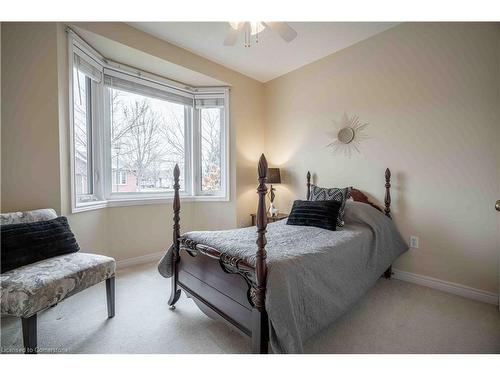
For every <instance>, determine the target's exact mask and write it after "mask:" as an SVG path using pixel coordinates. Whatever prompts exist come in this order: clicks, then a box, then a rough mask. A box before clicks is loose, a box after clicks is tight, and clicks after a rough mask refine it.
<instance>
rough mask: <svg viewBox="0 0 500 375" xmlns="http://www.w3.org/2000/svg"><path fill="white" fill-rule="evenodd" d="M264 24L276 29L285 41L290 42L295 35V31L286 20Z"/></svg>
mask: <svg viewBox="0 0 500 375" xmlns="http://www.w3.org/2000/svg"><path fill="white" fill-rule="evenodd" d="M265 24H266V25H267V26H269V27H270V28H271V29H273V30H274V31H276V32H277V33H278V34H279V35H280V36H281V37H282V38H283V39H284V40H285V41H286V42H291V41H292V40H294V39H295V38H296V37H297V32H296V31H295V30H294V29H293V28H292V27H290V26H289V25H288V24H287V23H286V22H266V23H265Z"/></svg>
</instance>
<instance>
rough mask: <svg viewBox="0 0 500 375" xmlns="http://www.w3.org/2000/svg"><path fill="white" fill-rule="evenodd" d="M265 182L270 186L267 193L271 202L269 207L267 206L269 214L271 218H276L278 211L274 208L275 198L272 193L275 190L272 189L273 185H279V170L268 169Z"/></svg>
mask: <svg viewBox="0 0 500 375" xmlns="http://www.w3.org/2000/svg"><path fill="white" fill-rule="evenodd" d="M266 182H267V183H268V184H271V189H270V192H269V194H270V200H271V205H270V206H269V214H270V215H271V216H276V215H277V214H278V209H277V208H276V207H275V206H274V198H275V194H274V191H275V190H276V189H275V188H273V184H281V175H280V169H279V168H268V169H267V181H266Z"/></svg>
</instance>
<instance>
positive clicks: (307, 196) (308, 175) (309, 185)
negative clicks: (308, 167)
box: [306, 171, 311, 200]
mask: <svg viewBox="0 0 500 375" xmlns="http://www.w3.org/2000/svg"><path fill="white" fill-rule="evenodd" d="M306 178H307V194H306V200H309V198H310V197H311V172H309V171H307V175H306Z"/></svg>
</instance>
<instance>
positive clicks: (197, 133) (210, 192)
mask: <svg viewBox="0 0 500 375" xmlns="http://www.w3.org/2000/svg"><path fill="white" fill-rule="evenodd" d="M69 46H70V54H72V56H71V57H72V58H70V62H71V69H70V79H71V86H70V87H71V89H72V90H71V100H70V104H71V120H72V121H71V137H72V143H71V157H72V198H73V199H72V200H73V211H79V210H84V209H89V208H90V209H91V208H95V207H102V206H115V205H121V204H127V205H128V204H146V203H155V202H160V203H162V202H164V201H166V200H168V199H171V197H172V195H173V169H174V166H175V164H178V165H179V167H180V168H181V171H182V172H181V180H180V184H181V194H182V195H183V196H184V197H185V198H187V199H195V200H228V199H229V197H228V190H229V189H228V172H227V168H228V144H227V140H228V123H227V122H228V89H227V88H225V87H213V88H206V87H204V88H199V89H196V88H187V87H185V86H183V87H175V86H173V85H170V84H168V82H169V81H166V80H164V79H162V77H157V76H154V75H151V74H148V73H144V72H140V71H138V70H134V69H130V68H128V69H123V68H121V67H117V66H116V65H110V64H109V63H108V62H107V61H106V60H105V59H104V58H102V57H101V56H100V55H98V54H97V53H96V52H95V51H93V50H92V49H91V47H90V46H88V45H85V44H84V43H83V41H81V40H79V39H78V38H77V37H76V36H75V35H72V33H70V43H69Z"/></svg>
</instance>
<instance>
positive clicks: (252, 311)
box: [168, 154, 391, 354]
mask: <svg viewBox="0 0 500 375" xmlns="http://www.w3.org/2000/svg"><path fill="white" fill-rule="evenodd" d="M266 174H267V160H266V158H265V156H264V154H262V156H261V157H260V160H259V164H258V181H259V185H258V187H257V194H258V195H259V203H258V209H257V241H256V244H257V249H256V258H255V266H253V265H251V264H249V263H247V262H246V261H245V260H243V259H240V258H236V257H233V256H231V255H229V254H226V253H223V252H221V251H219V250H217V249H214V248H212V247H209V246H206V245H203V244H200V243H196V242H194V241H192V240H189V239H187V238H183V237H181V235H180V225H179V221H180V208H181V204H180V198H179V188H180V185H179V176H180V170H179V167H178V166H177V165H176V166H175V168H174V201H173V209H174V225H173V238H172V240H173V245H174V250H173V252H172V267H173V270H172V278H171V283H172V291H171V295H170V298H169V301H168V304H169V306H170V309H171V310H174V309H175V303H176V302H177V301H178V300H179V298H180V295H181V290H183V291H184V292H185V293H186V295H187V296H188V297H190V298H192V299H193V300H194V302H195V303H196V305H197V306H198V307H199V308H200V309H201V310H202V311H203V312H204V313H205V314H207V315H208V316H210V317H212V318H215V319H222V320H223V321H225V322H227V323H229V324H230V325H232V326H233V327H235V328H236V329H238V330H239V331H241V332H242V333H244V334H245V335H247V336H249V337H250V338H251V339H252V352H253V353H261V354H265V353H267V351H268V343H269V324H268V318H267V312H266V306H265V300H266V280H267V264H266V227H267V215H266V201H265V197H266V194H267V187H266V184H265V182H266ZM390 179H391V172H390V171H389V169H386V171H385V209H384V213H385V215H387V216H388V217H390V216H391V215H390V212H391V209H390V206H391V195H390V187H391V184H390ZM310 193H311V174H310V173H309V172H307V199H309V197H310ZM351 196H352V197H353V199H354V200H355V201H358V202H363V203H367V204H370V205H372V206H373V207H375V208H377V209H378V210H380V211H382V210H381V209H380V208H379V207H377V206H376V205H374V204H372V203H371V202H370V201H369V200H368V197H367V196H366V195H365V194H364V193H362V192H361V191H359V190H356V189H353V190H352V193H351ZM183 250H184V251H183ZM182 251H183V252H182ZM181 252H182V257H181ZM390 276H391V267H389V268H388V269H387V270H386V271H385V272H384V277H386V278H390Z"/></svg>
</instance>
